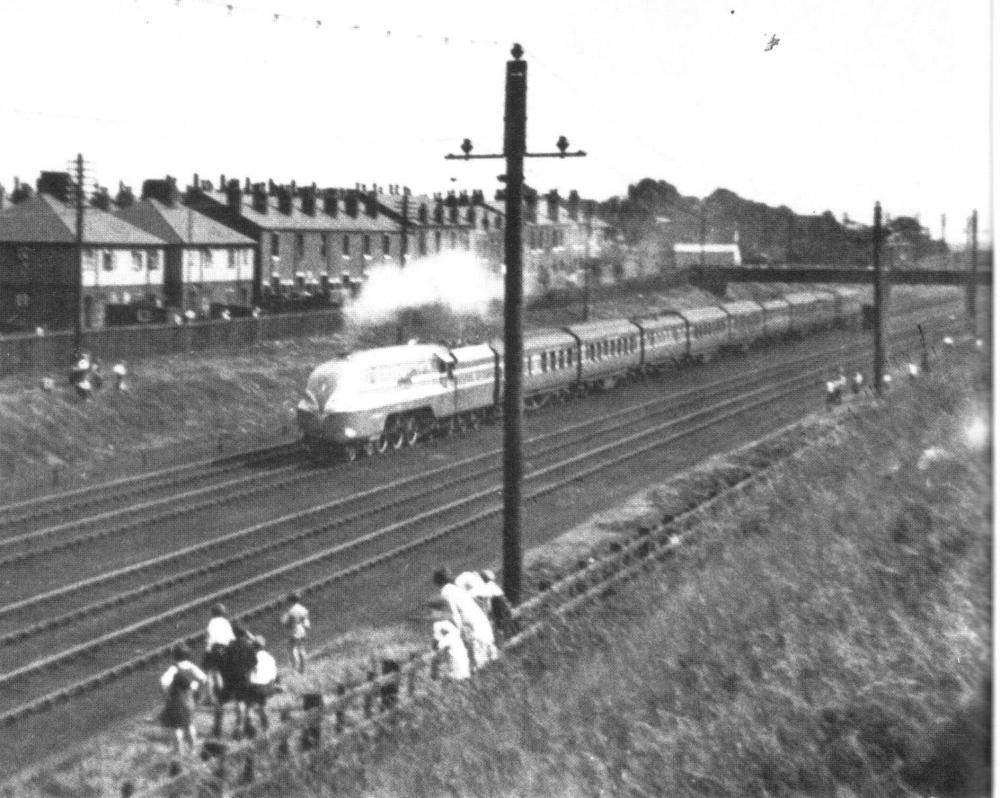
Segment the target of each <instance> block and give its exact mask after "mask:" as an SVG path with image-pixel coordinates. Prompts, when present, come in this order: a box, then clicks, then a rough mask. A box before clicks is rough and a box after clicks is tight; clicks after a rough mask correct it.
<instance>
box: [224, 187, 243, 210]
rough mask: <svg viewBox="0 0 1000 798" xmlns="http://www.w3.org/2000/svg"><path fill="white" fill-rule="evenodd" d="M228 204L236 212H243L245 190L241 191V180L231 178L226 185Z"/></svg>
mask: <svg viewBox="0 0 1000 798" xmlns="http://www.w3.org/2000/svg"><path fill="white" fill-rule="evenodd" d="M226 206H227V207H228V208H229V210H230V211H232V212H233V213H235V214H239V213H242V212H243V192H242V191H240V181H239V180H230V181H229V184H228V185H227V186H226Z"/></svg>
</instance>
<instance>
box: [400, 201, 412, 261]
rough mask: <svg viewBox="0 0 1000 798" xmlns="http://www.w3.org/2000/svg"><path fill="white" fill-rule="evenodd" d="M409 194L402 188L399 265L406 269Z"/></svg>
mask: <svg viewBox="0 0 1000 798" xmlns="http://www.w3.org/2000/svg"><path fill="white" fill-rule="evenodd" d="M409 211H410V193H409V191H407V190H406V188H405V187H404V188H403V240H402V241H401V242H400V245H399V265H400V266H402V267H404V268H405V267H406V256H407V254H408V252H409V235H410V218H409Z"/></svg>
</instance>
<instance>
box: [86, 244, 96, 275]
mask: <svg viewBox="0 0 1000 798" xmlns="http://www.w3.org/2000/svg"><path fill="white" fill-rule="evenodd" d="M83 268H85V269H88V270H90V271H95V272H96V271H97V253H96V252H94V250H92V249H85V250H84V251H83Z"/></svg>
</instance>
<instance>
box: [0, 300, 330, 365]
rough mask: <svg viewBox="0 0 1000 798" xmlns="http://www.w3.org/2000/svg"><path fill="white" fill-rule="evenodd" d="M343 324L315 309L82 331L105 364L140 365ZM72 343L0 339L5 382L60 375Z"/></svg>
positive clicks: (66, 336) (66, 338)
mask: <svg viewBox="0 0 1000 798" xmlns="http://www.w3.org/2000/svg"><path fill="white" fill-rule="evenodd" d="M342 326H343V317H342V315H341V313H340V311H339V310H315V311H308V312H302V313H282V314H266V315H261V316H259V317H257V318H252V317H247V318H234V319H229V320H223V319H216V320H212V321H200V322H199V321H196V322H191V323H187V324H182V325H137V326H129V327H104V328H102V329H99V330H85V331H84V332H83V349H84V350H85V351H87V352H90V353H91V354H93V355H94V356H95V357H97V358H99V359H101V360H103V361H105V362H108V361H115V360H128V361H132V362H135V361H137V360H143V359H144V358H147V357H151V356H154V355H169V354H179V353H184V352H210V351H217V352H233V353H236V352H243V351H246V350H247V349H250V348H251V347H253V346H254V345H255V344H258V343H260V342H261V341H274V340H279V339H283V338H297V337H304V336H309V335H328V334H330V333H334V332H337V331H339V330H340V329H341V327H342ZM73 344H74V333H73V331H72V330H60V331H58V332H46V333H45V334H44V335H33V334H17V335H5V336H0V378H2V377H6V376H10V375H14V374H41V373H50V372H53V371H54V372H57V373H61V372H63V371H65V369H66V368H67V367H68V366H69V364H70V362H71V359H72V356H73V349H74V346H73Z"/></svg>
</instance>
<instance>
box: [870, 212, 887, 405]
mask: <svg viewBox="0 0 1000 798" xmlns="http://www.w3.org/2000/svg"><path fill="white" fill-rule="evenodd" d="M881 246H882V203H880V202H876V203H875V229H874V231H873V233H872V266H873V267H874V269H875V297H874V305H875V307H874V308H873V310H874V311H875V313H874V316H875V318H874V326H875V367H874V369H873V375H874V379H875V391H876V392H877V393H879V394H881V393H882V389H883V386H882V369H883V367H884V366H885V351H884V347H885V344H884V342H883V337H882V336H883V329H882V309H883V308H882V302H883V297H882V291H883V285H882V279H883V277H882V262H881V260H880V259H879V249H880V248H881Z"/></svg>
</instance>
